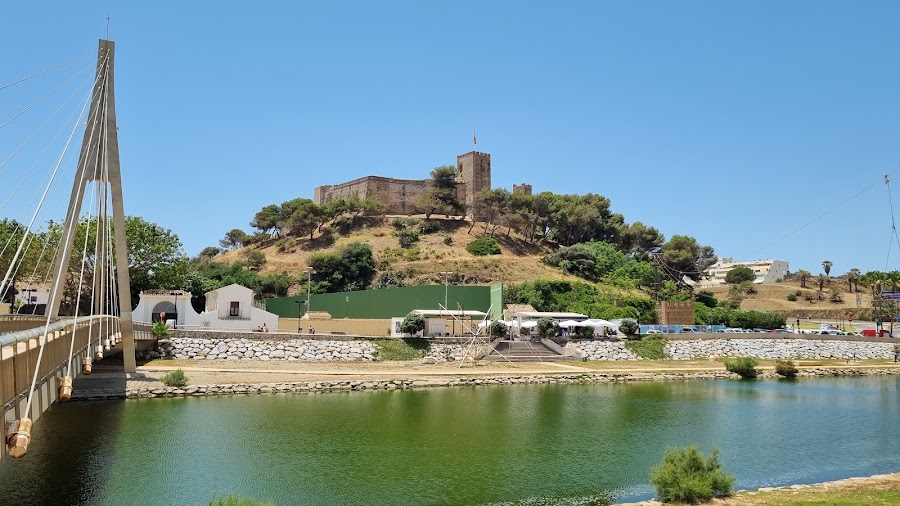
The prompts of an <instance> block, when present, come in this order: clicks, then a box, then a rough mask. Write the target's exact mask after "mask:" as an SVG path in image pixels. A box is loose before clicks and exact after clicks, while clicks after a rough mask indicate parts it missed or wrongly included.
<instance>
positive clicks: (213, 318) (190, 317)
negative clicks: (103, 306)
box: [133, 284, 278, 331]
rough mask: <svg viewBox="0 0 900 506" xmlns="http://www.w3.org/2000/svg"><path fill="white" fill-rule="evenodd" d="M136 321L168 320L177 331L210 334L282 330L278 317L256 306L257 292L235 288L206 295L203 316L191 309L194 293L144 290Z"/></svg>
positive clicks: (231, 286) (221, 289) (232, 286)
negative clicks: (207, 330)
mask: <svg viewBox="0 0 900 506" xmlns="http://www.w3.org/2000/svg"><path fill="white" fill-rule="evenodd" d="M133 317H134V320H135V321H139V322H153V321H158V320H161V319H164V320H166V321H171V322H172V323H173V324H174V325H175V326H176V327H177V328H184V329H209V330H213V329H215V330H223V329H224V330H248V331H250V330H256V329H258V328H260V327H261V326H262V325H263V324H265V325H266V327H267V328H269V329H270V330H275V329H277V328H278V315H276V314H274V313H270V312H268V311H266V310H263V309H260V308H258V307H255V306H254V305H253V290H251V289H249V288H247V287H244V286H241V285H238V284H231V285H228V286H223V287H222V288H219V289H216V290H212V291H209V292H206V307H205V308H204V311H203V312H202V313H199V314H198V313H197V312H196V311H194V308H193V306H191V293H190V292H185V291H184V290H144V291H143V292H141V300H140V302H139V303H138V305H137V308H135V310H134V312H133Z"/></svg>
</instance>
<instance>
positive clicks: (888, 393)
mask: <svg viewBox="0 0 900 506" xmlns="http://www.w3.org/2000/svg"><path fill="white" fill-rule="evenodd" d="M898 424H900V378H897V377H889V378H876V377H871V378H841V379H815V380H812V379H810V380H800V381H774V380H769V381H755V382H747V381H687V382H668V383H632V384H598V385H514V386H492V387H478V388H475V387H473V388H438V389H424V390H407V391H377V392H373V391H368V392H348V393H326V394H285V395H260V396H252V397H247V396H235V397H218V398H187V399H148V400H138V401H104V402H78V403H74V402H73V403H67V404H57V405H54V406H53V408H52V409H51V410H50V411H49V412H48V413H46V414H45V415H44V416H43V417H42V418H41V419H40V420H39V421H38V422H37V424H36V427H35V430H34V432H33V440H32V444H31V448H30V452H29V454H28V455H27V456H26V458H24V459H22V460H18V461H13V460H9V459H5V460H4V461H2V462H0V489H2V490H0V504H10V505H13V504H15V505H27V504H36V505H55V504H77V505H93V504H104V505H115V506H127V505H157V504H158V505H180V504H184V505H197V504H205V503H206V502H207V501H208V500H209V499H210V498H211V497H212V496H213V495H214V494H216V493H218V494H220V495H221V494H226V493H228V492H237V493H240V494H244V495H247V496H251V497H256V498H260V499H268V500H272V501H274V502H275V503H276V504H278V505H295V504H297V505H301V504H302V505H369V504H375V505H380V504H390V505H394V504H397V505H419V504H422V505H436V504H453V505H457V504H458V505H467V504H494V503H503V502H513V503H514V502H515V501H524V500H534V498H543V497H553V496H561V495H563V496H591V495H596V494H604V493H610V494H612V495H613V496H614V497H615V498H616V500H618V501H624V500H638V499H643V498H648V497H650V496H651V495H652V489H651V487H650V485H649V478H648V472H649V470H650V468H651V467H652V466H654V465H656V464H658V463H659V461H660V460H661V459H662V454H663V451H664V450H665V448H666V447H668V446H684V445H689V444H692V443H697V444H698V445H699V446H700V448H701V449H702V450H703V451H709V450H710V449H712V448H713V447H718V448H719V449H720V451H721V455H720V458H721V461H722V463H723V466H724V468H725V470H726V471H727V472H729V473H731V474H734V475H735V476H736V477H737V488H756V487H760V486H777V485H786V484H793V483H809V482H818V481H826V480H832V479H838V478H844V477H849V476H863V475H871V474H876V473H883V472H895V471H900V437H898Z"/></svg>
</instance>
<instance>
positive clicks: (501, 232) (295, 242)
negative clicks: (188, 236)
mask: <svg viewBox="0 0 900 506" xmlns="http://www.w3.org/2000/svg"><path fill="white" fill-rule="evenodd" d="M393 218H394V217H391V216H388V217H386V218H383V219H382V218H367V219H365V220H361V221H360V223H359V225H358V226H356V227H355V228H354V229H353V230H349V231H346V232H347V233H346V234H343V235H339V234H337V233H335V234H328V233H326V234H322V235H320V234H317V235H315V237H314V238H313V239H312V240H310V239H309V237H301V238H295V237H290V238H285V239H270V240H268V241H266V242H265V243H263V244H259V245H251V246H248V247H246V248H238V249H235V250H232V251H227V252H225V253H222V254H221V255H219V256H217V257H216V258H215V261H217V262H225V263H231V262H235V261H238V260H243V259H244V252H245V251H248V250H258V251H261V252H262V253H263V254H264V255H265V256H266V265H265V267H264V268H263V269H262V272H263V273H274V272H289V273H299V272H302V271H303V269H304V268H305V267H306V265H307V262H308V258H309V256H310V255H311V254H314V253H319V252H326V251H331V250H334V249H336V248H340V247H341V246H343V245H345V244H348V243H351V242H364V243H366V244H368V245H369V246H371V248H372V251H373V253H374V254H375V260H376V262H377V263H378V264H379V265H380V266H384V265H387V266H388V270H392V271H406V272H409V276H408V277H407V282H408V283H409V284H421V283H432V284H441V283H443V279H442V277H441V274H440V273H441V272H444V271H448V272H455V273H458V275H459V277H460V278H461V279H462V280H464V282H465V283H479V284H480V283H493V282H504V283H519V282H522V281H530V280H534V279H564V280H571V281H584V280H582V279H580V278H578V277H576V276H572V275H570V274H567V273H565V272H563V271H561V270H559V269H556V268H554V267H550V266H548V265H546V264H544V263H543V262H542V261H541V258H542V256H543V255H544V254H546V253H548V252H550V251H551V248H550V247H549V246H544V245H539V244H532V243H529V242H527V241H526V240H525V239H524V238H523V237H522V236H520V235H519V234H517V233H515V232H512V233H509V234H507V232H508V231H507V229H506V228H505V227H500V228H498V229H497V231H496V233H495V234H494V237H495V238H496V239H497V241H498V242H499V243H500V247H501V254H500V255H491V256H485V257H476V256H473V255H472V254H470V253H469V252H468V251H466V244H468V243H469V242H470V241H472V240H474V239H476V238H478V237H481V236H482V235H483V233H484V224H483V223H478V224H476V225H475V227H474V228H473V227H472V224H471V222H468V221H463V220H457V219H438V220H437V221H438V223H439V224H440V226H441V229H440V230H439V231H437V232H434V233H431V234H422V235H420V239H419V242H417V243H415V244H414V245H413V247H412V248H409V249H402V248H400V243H399V240H398V238H397V235H396V233H395V229H394V228H393V227H392V226H391V225H390V222H391V220H392V219H393ZM403 218H406V217H403ZM418 218H423V217H422V216H419V217H418ZM470 228H471V232H470ZM447 237H450V238H451V239H452V243H451V244H450V245H447V244H445V242H444V241H445V239H446V238H447ZM605 291H608V289H605Z"/></svg>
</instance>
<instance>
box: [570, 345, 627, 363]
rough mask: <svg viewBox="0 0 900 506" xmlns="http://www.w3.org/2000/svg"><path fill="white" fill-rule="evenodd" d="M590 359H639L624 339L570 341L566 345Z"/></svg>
mask: <svg viewBox="0 0 900 506" xmlns="http://www.w3.org/2000/svg"><path fill="white" fill-rule="evenodd" d="M566 346H567V347H569V348H572V349H574V350H576V351H577V352H579V353H581V357H582V358H587V359H588V360H639V359H640V357H638V356H637V355H635V354H634V353H633V352H632V351H631V350H629V349H628V348H626V347H625V343H624V342H622V341H577V342H576V341H569V343H568V344H567V345H566Z"/></svg>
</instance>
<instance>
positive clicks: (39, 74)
mask: <svg viewBox="0 0 900 506" xmlns="http://www.w3.org/2000/svg"><path fill="white" fill-rule="evenodd" d="M91 54H92V53H88V54H86V55H84V56H81V57H78V58H75V59H74V60H69V61H67V62H65V63H63V64H60V65H57V66H55V67H53V68H49V69H47V70H42V71H41V72H38V73H37V74H32V75H30V76H28V77H23V78H21V79H19V80H18V81H13V82H11V83H7V84H4V85H3V86H0V90H5V89H6V88H12V87H13V86H15V85H17V84H21V83H24V82H25V81H28V80H30V79H34V78H35V77H39V76H42V75H44V74H47V73H49V72H53V71H54V70H56V69H61V68H63V67H65V66H67V65H71V64H73V63H75V62H77V61H81V60H83V59H85V58H87V57H88V56H90V55H91Z"/></svg>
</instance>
